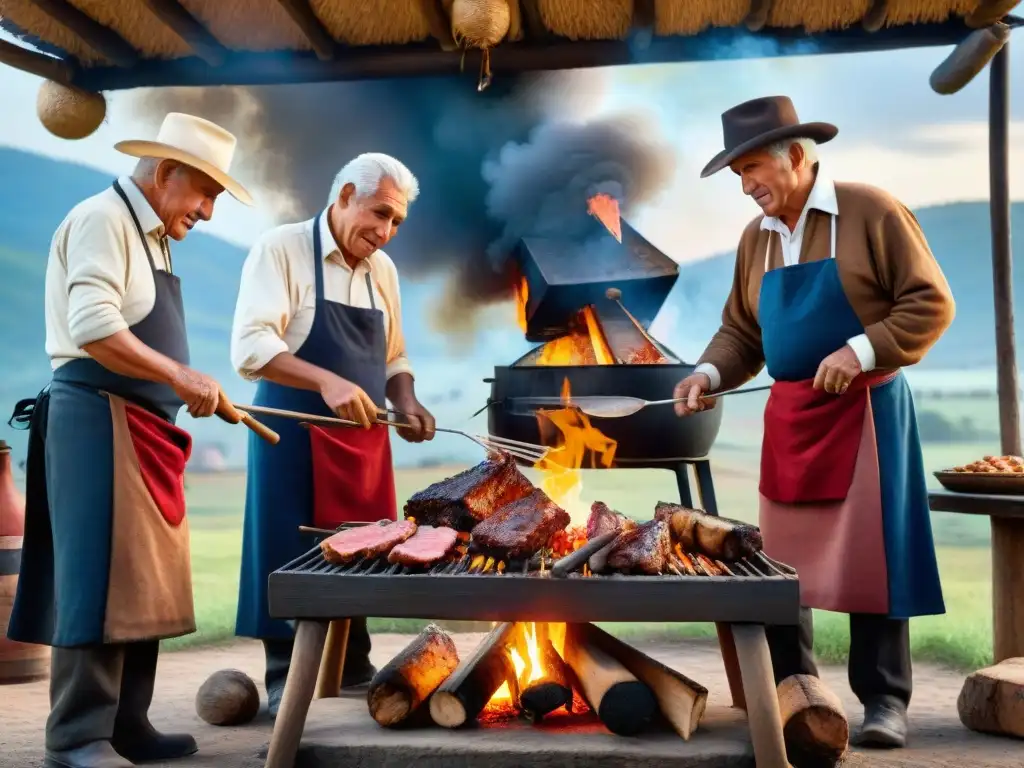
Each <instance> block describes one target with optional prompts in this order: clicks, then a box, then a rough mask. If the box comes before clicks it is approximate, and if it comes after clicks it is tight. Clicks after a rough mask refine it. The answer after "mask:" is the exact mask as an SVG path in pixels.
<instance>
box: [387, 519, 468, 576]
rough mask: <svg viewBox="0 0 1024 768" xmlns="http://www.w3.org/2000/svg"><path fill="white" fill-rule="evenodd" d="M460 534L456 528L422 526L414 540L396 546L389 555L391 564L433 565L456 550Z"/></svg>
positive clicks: (413, 537)
mask: <svg viewBox="0 0 1024 768" xmlns="http://www.w3.org/2000/svg"><path fill="white" fill-rule="evenodd" d="M458 536H459V534H458V532H457V531H456V530H455V529H454V528H435V527H434V526H432V525H420V526H418V527H417V528H416V533H414V534H413V535H412V538H410V539H406V540H405V541H403V542H401V543H400V544H396V545H395V546H394V547H393V548H392V550H391V551H390V552H389V553H388V562H389V563H401V564H402V565H411V566H416V565H432V564H433V563H436V562H437V561H438V560H440V559H441V558H443V557H444V556H445V555H447V554H448V553H449V552H451V550H452V549H454V548H455V542H456V540H457V539H458Z"/></svg>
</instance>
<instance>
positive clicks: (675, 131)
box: [0, 35, 1024, 261]
mask: <svg viewBox="0 0 1024 768" xmlns="http://www.w3.org/2000/svg"><path fill="white" fill-rule="evenodd" d="M1018 37H1019V35H1018ZM1022 42H1024V41H1022ZM948 50H949V49H946V48H931V49H919V50H911V51H901V52H887V53H878V54H852V55H842V56H814V57H793V58H786V59H761V60H745V61H721V62H711V63H700V64H676V65H646V66H636V67H632V68H614V69H607V70H600V71H593V72H591V73H589V74H588V75H587V76H586V77H585V78H584V79H582V80H581V81H580V84H579V86H578V88H579V89H580V92H579V93H577V94H576V98H575V99H574V101H573V109H572V112H573V113H572V114H567V115H565V117H566V118H567V119H574V120H586V119H587V118H589V117H592V116H596V115H602V114H615V113H621V112H628V113H634V114H635V113H640V114H644V115H647V116H648V117H649V119H650V120H652V121H654V123H655V124H656V125H657V126H658V127H659V129H660V130H661V132H662V133H663V134H664V135H665V136H666V137H667V138H668V139H669V140H670V141H671V143H672V144H673V145H674V147H675V149H676V157H675V159H674V161H675V164H676V172H675V181H674V184H673V185H672V187H671V188H670V189H669V190H667V191H666V192H665V193H664V194H663V195H662V196H661V198H660V199H659V200H658V201H657V202H656V203H654V204H651V205H649V206H648V207H647V208H646V209H645V210H644V211H643V212H642V213H641V215H640V216H639V217H638V218H637V220H636V223H637V224H638V226H639V227H640V228H641V229H642V230H643V231H644V232H645V234H646V235H647V236H648V237H649V238H650V239H652V240H653V241H654V242H655V243H657V244H658V245H660V246H661V247H662V248H663V249H664V250H665V251H666V252H668V253H669V254H670V255H671V256H672V257H673V258H675V259H677V260H679V261H688V260H691V259H697V258H701V257H704V256H707V255H710V254H712V253H716V252H720V251H722V250H726V249H730V248H732V247H734V245H735V242H736V239H737V237H738V234H739V232H740V230H741V228H742V226H743V224H744V223H745V222H746V221H747V220H748V219H749V218H750V217H751V216H753V215H754V214H755V212H756V211H755V207H754V205H753V203H752V202H751V201H749V200H747V199H745V198H744V197H743V196H742V195H741V194H740V191H739V188H738V185H737V182H736V180H735V178H733V177H731V174H728V173H722V174H719V175H718V176H716V177H713V178H711V179H709V180H701V179H700V178H699V172H700V169H701V168H702V167H703V165H704V164H705V163H706V162H707V160H708V159H709V158H710V157H711V156H712V155H714V153H715V152H716V151H717V150H718V149H719V148H720V146H721V133H720V126H721V124H720V114H721V112H722V111H723V110H725V109H727V108H728V107H730V106H732V105H733V104H736V103H739V102H740V101H743V100H746V99H748V98H753V97H756V96H763V95H769V94H776V93H785V94H788V95H789V96H791V97H792V98H793V100H794V102H795V103H796V106H797V109H798V111H799V113H800V115H801V117H802V118H803V119H805V120H826V121H829V122H833V123H835V124H837V125H838V126H839V128H840V133H839V136H838V137H837V138H836V139H835V140H834V141H833V142H831V143H830V144H829V145H827V146H825V147H823V148H822V156H823V158H824V160H825V161H826V162H827V163H828V164H829V166H830V168H831V171H832V174H833V176H835V177H836V178H839V179H846V180H856V181H864V182H869V183H873V184H877V185H879V186H882V187H885V188H887V189H889V190H890V191H892V192H893V193H895V194H897V195H898V196H900V197H902V198H903V200H904V201H905V202H906V203H908V204H909V205H910V206H912V207H917V206H923V205H930V204H935V203H941V202H947V201H954V200H979V199H985V198H987V196H988V170H987V147H986V142H987V126H986V122H985V121H986V108H987V98H988V76H987V73H983V74H982V75H981V76H979V77H978V78H976V80H975V81H974V82H973V83H971V84H970V85H969V86H968V87H967V88H965V89H964V90H963V91H961V92H960V93H958V94H955V95H953V96H939V95H936V94H935V93H934V92H933V91H931V89H930V88H929V86H928V75H929V73H930V72H931V70H932V69H933V68H934V67H935V66H936V65H937V64H938V63H939V62H940V61H941V60H942V59H943V58H944V57H945V56H946V54H947V53H948ZM1011 56H1012V59H1011V65H1010V68H1011V71H1016V72H1018V73H1019V72H1024V45H1017V46H1016V49H1015V50H1014V51H1013V52H1012V54H1011ZM2 73H3V76H2V78H0V103H2V104H4V105H5V110H4V116H3V118H2V119H0V144H3V145H8V146H14V147H19V148H23V149H26V150H30V151H34V152H39V153H42V154H46V155H51V156H55V157H60V158H66V159H69V160H73V161H76V162H80V163H83V164H86V165H90V166H93V167H96V168H99V169H102V170H104V171H107V172H110V173H112V174H113V173H120V172H123V171H127V170H128V169H129V168H130V167H131V160H130V159H129V158H126V157H124V156H121V155H120V154H118V153H117V152H115V151H114V150H113V149H112V148H111V146H112V144H113V143H114V142H115V141H117V140H120V139H122V138H128V137H138V138H146V137H147V136H146V133H147V132H148V130H150V128H149V124H148V123H143V122H141V121H140V120H139V118H138V102H137V94H136V93H135V92H118V93H114V94H111V95H110V96H109V109H108V118H107V121H106V122H105V123H104V125H103V126H102V127H101V128H100V129H99V130H98V131H97V132H96V133H94V134H93V135H92V136H90V137H89V138H87V139H84V140H82V141H77V142H69V141H63V140H61V139H57V138H55V137H53V136H51V135H50V134H48V133H47V132H46V131H45V130H44V129H43V128H42V126H41V125H40V124H39V122H38V120H37V119H36V117H35V98H36V91H37V89H38V87H39V82H40V81H39V79H38V78H35V77H33V76H30V75H25V74H22V73H20V72H17V71H15V70H12V69H9V68H3V70H2ZM467 87H470V86H469V85H468V84H467ZM1011 87H1012V89H1013V92H1012V95H1011V101H1012V112H1011V116H1012V120H1013V124H1012V127H1011V139H1010V142H1011V158H1010V160H1011V168H1015V169H1024V78H1020V77H1016V78H1012V81H1011ZM241 140H242V143H243V146H244V141H245V137H244V136H243V137H241ZM1011 183H1012V196H1013V198H1014V199H1024V170H1018V171H1017V172H1016V173H1015V174H1013V177H1012V180H1011ZM424 194H430V190H424ZM219 205H220V206H221V207H220V210H219V212H218V215H217V217H216V218H215V219H214V221H213V222H211V223H210V224H209V225H206V226H207V227H208V231H210V232H211V233H212V234H217V235H220V236H223V237H225V238H228V239H230V240H232V241H234V242H237V243H239V244H241V245H246V244H248V243H249V242H251V240H252V239H253V238H254V237H255V236H256V235H257V234H258V233H259V232H260V231H261V230H262V229H264V228H265V227H267V226H269V225H270V216H269V213H268V211H267V210H265V209H260V208H258V207H257V208H256V209H254V210H249V209H245V208H243V207H242V206H240V205H238V204H237V203H235V202H234V201H233V200H230V199H225V200H224V202H222V203H220V204H219Z"/></svg>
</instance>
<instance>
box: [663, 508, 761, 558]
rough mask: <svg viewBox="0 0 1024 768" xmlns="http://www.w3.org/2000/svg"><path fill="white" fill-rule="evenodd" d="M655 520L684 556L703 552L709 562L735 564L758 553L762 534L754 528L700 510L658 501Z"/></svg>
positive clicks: (747, 524) (754, 526)
mask: <svg viewBox="0 0 1024 768" xmlns="http://www.w3.org/2000/svg"><path fill="white" fill-rule="evenodd" d="M654 518H655V519H656V520H662V521H664V522H665V523H667V524H668V526H669V528H670V529H671V532H672V538H673V539H674V540H675V541H676V542H678V543H679V546H680V547H682V549H683V551H685V552H703V553H704V554H705V555H707V556H708V557H710V558H711V559H712V560H722V561H724V562H727V563H729V562H735V561H736V560H742V559H743V558H744V557H751V556H753V555H756V554H757V553H758V552H760V551H761V548H762V546H763V543H762V541H761V531H760V529H759V528H758V527H757V526H756V525H750V524H749V523H743V522H740V521H739V520H730V519H729V518H727V517H715V516H714V515H709V514H708V513H707V512H701V511H700V510H699V509H690V508H689V507H683V506H680V505H679V504H669V503H668V502H665V501H659V502H658V505H657V506H656V507H655V508H654Z"/></svg>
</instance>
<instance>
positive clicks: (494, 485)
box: [405, 451, 534, 531]
mask: <svg viewBox="0 0 1024 768" xmlns="http://www.w3.org/2000/svg"><path fill="white" fill-rule="evenodd" d="M533 490H534V488H533V484H532V483H531V482H530V481H529V480H527V479H526V475H524V474H523V473H522V472H520V471H519V467H517V466H516V460H515V459H514V458H513V457H512V455H511V454H508V453H505V452H504V451H502V452H501V453H493V454H491V455H490V456H488V458H487V460H486V461H483V462H481V463H480V464H477V465H476V466H475V467H471V468H470V469H467V470H465V471H463V472H460V473H459V474H457V475H452V476H451V477H448V478H445V479H444V480H442V481H440V482H438V483H434V484H433V485H431V486H428V487H427V488H424V489H423V490H422V491H419V492H417V493H414V494H413V495H412V496H410V497H409V501H408V502H406V505H405V516H406V517H407V518H408V517H411V518H413V519H415V520H416V522H417V523H419V524H421V525H436V526H446V527H448V528H454V529H456V530H458V531H470V530H472V529H473V526H475V525H476V524H477V523H478V522H480V521H481V520H484V519H485V518H487V517H488V516H489V515H491V514H492V513H493V512H494V511H495V510H497V509H498V508H499V507H502V506H504V505H505V504H508V503H509V502H512V501H517V500H519V499H521V498H523V497H524V496H527V495H529V494H530V493H531V492H532V491H533Z"/></svg>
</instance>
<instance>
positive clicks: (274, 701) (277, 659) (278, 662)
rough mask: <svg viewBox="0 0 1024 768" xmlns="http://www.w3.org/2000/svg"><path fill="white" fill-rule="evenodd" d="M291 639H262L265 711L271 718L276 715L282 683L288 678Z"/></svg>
mask: <svg viewBox="0 0 1024 768" xmlns="http://www.w3.org/2000/svg"><path fill="white" fill-rule="evenodd" d="M293 644H294V643H293V641H291V640H264V641H263V653H264V656H265V657H266V672H265V673H264V675H263V684H264V685H265V686H266V688H267V712H268V713H270V717H271V718H276V717H277V710H278V709H279V708H280V707H281V697H282V696H284V684H285V681H286V680H287V678H288V667H289V666H291V663H292V645H293Z"/></svg>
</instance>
